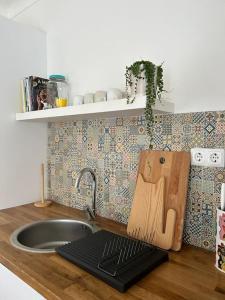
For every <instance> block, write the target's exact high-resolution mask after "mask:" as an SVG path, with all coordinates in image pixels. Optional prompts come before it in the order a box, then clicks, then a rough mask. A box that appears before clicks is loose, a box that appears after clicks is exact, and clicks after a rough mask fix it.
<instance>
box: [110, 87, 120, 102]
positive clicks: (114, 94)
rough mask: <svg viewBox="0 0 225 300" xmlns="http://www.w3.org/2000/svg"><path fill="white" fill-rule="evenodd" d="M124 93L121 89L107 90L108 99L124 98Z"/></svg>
mask: <svg viewBox="0 0 225 300" xmlns="http://www.w3.org/2000/svg"><path fill="white" fill-rule="evenodd" d="M122 98H123V94H122V92H121V90H119V89H109V90H108V91H107V101H112V100H117V99H122Z"/></svg>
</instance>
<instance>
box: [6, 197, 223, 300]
mask: <svg viewBox="0 0 225 300" xmlns="http://www.w3.org/2000/svg"><path fill="white" fill-rule="evenodd" d="M83 217H84V216H83V213H82V212H81V211H78V210H76V209H73V208H69V207H65V206H63V205H59V204H56V203H54V204H53V205H52V206H50V207H48V208H36V207H34V206H33V204H28V205H23V206H18V207H14V208H9V209H5V210H1V211H0V263H2V264H3V265H5V266H6V267H7V268H8V269H9V270H11V271H12V272H14V273H15V274H16V275H17V276H19V277H20V278H21V279H23V280H24V281H25V282H27V283H28V284H29V285H30V286H31V287H33V288H34V289H35V290H37V291H38V292H39V293H40V294H42V295H43V296H44V297H46V298H47V299H63V300H66V299H68V300H69V299H77V300H78V299H79V300H100V299H109V300H122V299H126V300H142V299H145V300H147V299H152V300H162V299H171V300H176V299H179V300H181V299H188V300H189V299H193V300H201V299H204V300H213V299H221V300H222V299H223V300H224V299H225V274H223V273H221V272H220V271H217V270H216V269H215V267H214V261H215V254H214V253H211V252H208V251H205V250H202V249H199V248H196V247H192V246H186V245H184V246H183V248H182V251H181V252H172V251H171V252H170V255H169V256H170V261H169V262H167V263H164V264H162V265H161V266H159V267H158V268H156V269H155V270H154V271H152V272H151V273H149V274H148V275H147V276H146V277H145V278H143V279H142V280H141V281H139V282H138V283H137V284H136V285H134V286H133V287H131V288H130V289H129V290H128V291H127V292H126V293H125V294H121V293H119V292H118V291H116V290H114V289H113V288H111V287H110V286H108V285H107V284H105V283H104V282H102V281H100V280H98V279H96V278H95V277H93V276H92V275H90V274H89V273H87V272H85V271H83V270H82V269H80V268H78V267H76V266H75V265H73V264H71V263H70V262H68V261H66V260H65V259H63V258H62V257H60V256H59V255H57V254H55V253H53V254H52V253H51V254H34V253H28V252H24V251H21V250H18V249H15V248H14V247H13V246H11V245H10V242H9V237H10V235H11V233H12V232H13V231H14V230H15V229H17V228H18V227H19V226H21V225H24V224H27V223H30V222H33V221H37V220H41V219H48V218H83ZM97 225H99V226H101V227H103V228H105V229H108V230H111V231H114V232H118V233H125V230H126V227H125V226H124V225H121V224H118V223H115V222H113V221H110V220H107V219H104V218H101V217H97ZM12 288H13V287H12Z"/></svg>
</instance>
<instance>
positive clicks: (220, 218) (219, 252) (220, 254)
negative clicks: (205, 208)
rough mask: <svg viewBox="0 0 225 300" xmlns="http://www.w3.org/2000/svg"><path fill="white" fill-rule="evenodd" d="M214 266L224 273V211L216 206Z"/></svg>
mask: <svg viewBox="0 0 225 300" xmlns="http://www.w3.org/2000/svg"><path fill="white" fill-rule="evenodd" d="M215 266H216V268H217V269H218V270H220V271H222V272H224V273H225V211H223V210H221V209H220V208H217V234H216V265H215Z"/></svg>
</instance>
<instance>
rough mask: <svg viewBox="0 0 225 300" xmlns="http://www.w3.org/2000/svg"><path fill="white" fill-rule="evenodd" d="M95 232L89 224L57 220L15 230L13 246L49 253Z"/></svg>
mask: <svg viewBox="0 0 225 300" xmlns="http://www.w3.org/2000/svg"><path fill="white" fill-rule="evenodd" d="M94 231H95V229H94V227H93V226H92V225H90V224H88V223H85V222H82V221H78V220H70V219H55V220H43V221H38V222H34V223H31V224H28V225H25V226H22V227H20V228H19V229H17V230H15V231H14V232H13V234H12V235H11V238H10V240H11V244H12V245H13V246H14V247H16V248H19V249H21V250H25V251H29V252H36V253H49V252H55V248H56V247H58V246H62V245H64V244H66V243H68V242H71V241H75V240H78V239H81V238H84V237H87V236H89V235H90V234H92V233H93V232H94Z"/></svg>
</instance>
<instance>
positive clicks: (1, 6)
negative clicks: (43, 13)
mask: <svg viewBox="0 0 225 300" xmlns="http://www.w3.org/2000/svg"><path fill="white" fill-rule="evenodd" d="M38 1H39V0H0V15H3V16H5V17H7V18H13V17H15V16H16V15H18V14H19V13H20V12H22V11H23V10H25V9H26V8H28V7H30V6H32V5H33V4H34V3H35V2H38Z"/></svg>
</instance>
